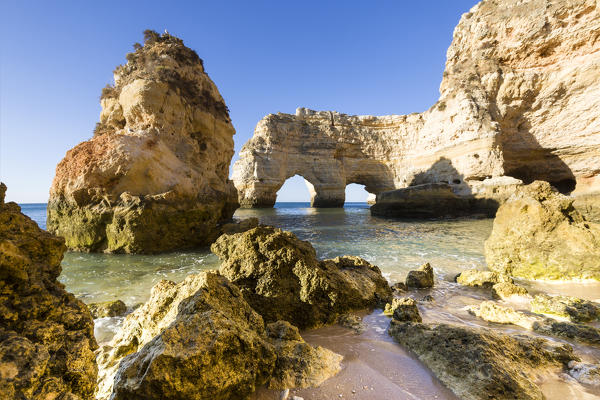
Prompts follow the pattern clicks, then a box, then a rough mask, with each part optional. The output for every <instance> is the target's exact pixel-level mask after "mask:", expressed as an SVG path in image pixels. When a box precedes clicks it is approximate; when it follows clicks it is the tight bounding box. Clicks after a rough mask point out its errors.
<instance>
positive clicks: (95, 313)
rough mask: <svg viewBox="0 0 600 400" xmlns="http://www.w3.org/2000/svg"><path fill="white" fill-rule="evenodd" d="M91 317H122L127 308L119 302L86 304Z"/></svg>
mask: <svg viewBox="0 0 600 400" xmlns="http://www.w3.org/2000/svg"><path fill="white" fill-rule="evenodd" d="M88 308H89V309H90V312H91V313H92V317H94V319H96V318H103V317H122V316H123V315H125V314H126V313H127V306H126V305H125V303H123V302H122V301H121V300H112V301H105V302H102V303H91V304H88Z"/></svg>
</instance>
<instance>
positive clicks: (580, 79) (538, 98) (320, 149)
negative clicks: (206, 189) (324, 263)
mask: <svg viewBox="0 0 600 400" xmlns="http://www.w3.org/2000/svg"><path fill="white" fill-rule="evenodd" d="M599 8H600V6H599V5H598V3H597V2H596V1H595V0H561V1H558V0H525V1H521V0H506V1H491V0H484V1H482V2H480V3H479V4H477V5H476V6H475V7H473V9H472V10H471V11H470V12H468V13H466V14H464V15H463V16H462V18H461V20H460V23H459V24H458V26H457V27H456V29H455V32H454V38H453V42H452V44H451V46H450V48H449V49H448V53H447V62H446V68H445V72H444V76H443V80H442V83H441V86H440V99H439V101H438V102H437V103H436V104H434V105H433V106H432V107H431V108H430V109H429V110H427V111H425V112H424V113H421V114H410V115H390V116H380V117H375V116H348V115H344V114H339V113H337V112H329V111H322V112H316V111H311V110H306V109H298V110H297V112H296V115H290V114H276V115H274V114H271V115H268V116H266V117H265V118H263V119H262V120H261V121H260V122H259V123H258V125H257V126H256V129H255V133H254V137H253V138H252V139H251V140H250V141H249V142H248V143H246V145H245V146H244V147H243V149H242V151H241V154H240V160H239V161H238V162H236V164H235V166H234V176H233V180H234V182H235V186H236V188H237V189H238V191H239V200H240V203H241V204H242V205H243V206H270V205H272V204H273V203H274V201H275V198H276V192H277V190H279V188H280V187H281V185H282V184H283V183H284V182H285V180H286V179H287V178H289V177H291V176H293V175H295V174H298V175H301V176H303V177H304V178H305V179H306V180H308V181H309V182H310V184H312V185H313V191H312V194H313V203H314V205H317V206H318V205H334V206H336V205H340V204H343V201H344V189H345V186H346V185H347V184H350V183H359V184H364V185H365V187H366V190H367V191H369V192H371V193H374V194H378V193H381V192H382V191H386V190H391V189H397V188H404V187H407V186H412V185H418V184H425V183H440V182H445V183H449V184H451V185H453V188H454V190H455V192H457V193H460V194H467V195H468V194H469V193H470V192H472V191H476V189H474V187H476V186H477V185H478V184H477V182H481V181H483V180H484V179H486V178H491V177H498V176H503V175H508V176H512V177H515V178H517V179H521V180H523V181H524V182H525V183H529V182H531V181H533V180H535V179H540V180H547V181H549V182H551V183H552V184H554V185H555V186H557V187H558V188H559V189H561V191H563V192H570V191H572V190H573V189H574V194H590V193H595V192H598V193H600V177H599V175H600V120H598V115H599V113H600V79H598V78H599V76H600V52H598V50H600V10H599ZM491 196H492V197H493V194H491Z"/></svg>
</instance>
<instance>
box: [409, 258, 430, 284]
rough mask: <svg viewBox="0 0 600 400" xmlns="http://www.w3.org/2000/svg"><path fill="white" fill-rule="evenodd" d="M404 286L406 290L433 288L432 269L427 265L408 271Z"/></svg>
mask: <svg viewBox="0 0 600 400" xmlns="http://www.w3.org/2000/svg"><path fill="white" fill-rule="evenodd" d="M405 285H406V287H407V288H417V289H423V288H430V287H433V268H432V267H431V265H430V264H429V263H425V264H423V265H421V266H420V267H419V268H418V269H415V270H413V271H408V274H407V275H406V281H405Z"/></svg>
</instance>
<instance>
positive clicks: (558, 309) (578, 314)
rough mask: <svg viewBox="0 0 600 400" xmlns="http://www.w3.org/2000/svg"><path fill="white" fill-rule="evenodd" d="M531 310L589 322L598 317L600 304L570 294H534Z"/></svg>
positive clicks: (575, 320) (599, 315) (570, 319)
mask: <svg viewBox="0 0 600 400" xmlns="http://www.w3.org/2000/svg"><path fill="white" fill-rule="evenodd" d="M531 311H532V312H534V313H537V314H550V315H555V316H558V317H562V318H567V319H568V320H569V321H572V322H590V321H595V320H597V319H598V318H600V304H598V303H596V302H593V301H589V300H583V299H579V298H577V297H570V296H548V295H546V294H540V295H536V296H535V297H534V298H533V301H532V302H531Z"/></svg>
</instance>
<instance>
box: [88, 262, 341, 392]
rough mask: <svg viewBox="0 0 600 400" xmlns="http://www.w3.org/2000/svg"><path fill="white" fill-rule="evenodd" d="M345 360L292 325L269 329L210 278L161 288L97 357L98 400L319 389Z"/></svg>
mask: <svg viewBox="0 0 600 400" xmlns="http://www.w3.org/2000/svg"><path fill="white" fill-rule="evenodd" d="M340 361H341V356H339V355H337V354H335V353H332V352H331V351H329V350H327V349H323V348H320V347H317V348H313V347H312V346H310V345H308V344H306V343H304V341H303V340H302V338H301V337H300V336H299V334H298V330H297V329H296V328H295V327H293V326H291V325H289V324H288V323H285V322H281V321H280V322H277V323H275V324H272V325H269V326H268V327H267V328H266V329H265V326H264V322H263V319H262V317H261V316H260V315H259V314H257V313H256V312H255V311H254V310H253V309H252V308H251V307H250V306H249V305H248V303H247V302H246V301H245V300H244V298H243V296H242V294H241V292H240V291H239V289H238V288H237V287H236V286H235V285H233V284H231V283H230V282H229V281H228V280H227V279H225V278H224V277H223V276H220V275H218V274H216V273H215V272H203V273H200V274H197V275H190V276H188V277H187V278H186V279H185V280H184V281H183V282H181V283H180V284H175V283H173V282H169V281H161V282H159V283H158V284H157V285H156V286H154V288H152V293H151V296H150V299H149V300H148V302H146V303H145V304H144V305H143V306H142V307H140V308H138V309H137V310H136V311H134V312H133V313H131V314H129V315H128V316H127V317H126V318H125V321H124V323H123V327H122V328H121V330H120V331H119V332H118V333H117V335H116V336H115V337H114V339H113V340H112V341H111V342H110V344H109V345H108V346H106V347H104V348H103V349H102V351H101V352H100V354H99V356H98V362H99V365H100V368H101V370H100V379H99V392H98V397H99V398H101V399H106V398H108V397H109V396H111V397H110V398H111V399H112V400H118V399H132V398H143V399H182V398H186V399H187V398H193V399H230V398H236V399H237V398H239V399H243V398H246V397H247V396H248V395H249V394H250V393H252V392H253V391H254V390H255V388H256V386H258V385H262V384H267V385H269V386H270V387H272V388H280V389H283V388H284V387H295V386H298V387H304V386H303V385H311V384H319V383H320V382H322V381H323V380H325V379H327V378H329V377H330V376H332V375H335V373H337V372H338V371H339V370H340V365H339V364H340ZM111 393H112V395H111Z"/></svg>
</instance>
